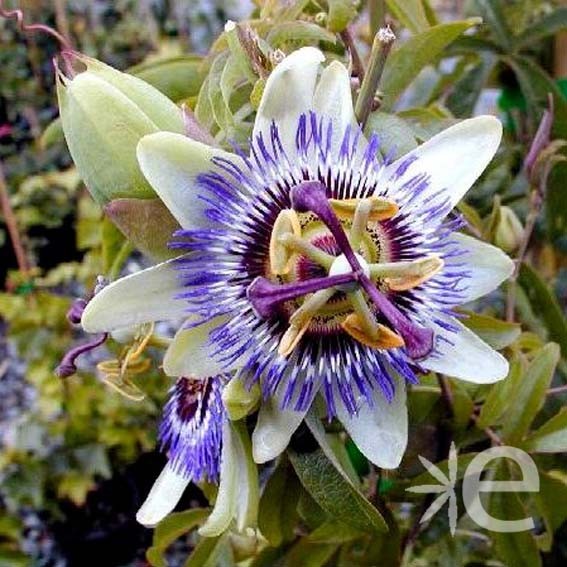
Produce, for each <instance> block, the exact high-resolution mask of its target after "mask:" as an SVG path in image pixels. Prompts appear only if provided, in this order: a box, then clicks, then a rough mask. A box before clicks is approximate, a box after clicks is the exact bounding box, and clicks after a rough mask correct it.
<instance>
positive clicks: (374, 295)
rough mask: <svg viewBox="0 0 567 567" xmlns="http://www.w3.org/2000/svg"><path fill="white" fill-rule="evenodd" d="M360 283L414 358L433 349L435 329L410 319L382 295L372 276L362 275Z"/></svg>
mask: <svg viewBox="0 0 567 567" xmlns="http://www.w3.org/2000/svg"><path fill="white" fill-rule="evenodd" d="M360 284H361V285H362V287H363V288H364V291H366V293H367V294H368V296H369V297H370V299H372V301H373V302H374V304H375V305H376V307H378V309H380V312H381V313H382V315H384V317H386V319H387V320H388V322H389V323H390V324H391V325H392V327H394V329H396V331H398V333H399V334H400V335H401V336H402V337H403V339H404V342H405V344H406V349H407V351H408V354H409V355H410V356H411V357H412V358H423V357H424V356H427V355H428V354H429V353H430V352H431V351H432V349H433V331H432V330H431V329H425V328H424V327H418V326H417V325H416V324H415V323H413V321H410V319H408V317H406V316H405V315H404V314H403V313H402V312H401V311H400V310H399V309H398V308H397V307H396V306H395V305H394V304H393V303H391V302H390V300H389V299H388V298H386V296H384V295H382V294H381V293H380V292H379V291H378V289H377V288H376V287H375V286H374V284H373V283H372V281H371V280H370V278H368V277H366V276H365V275H362V276H361V277H360Z"/></svg>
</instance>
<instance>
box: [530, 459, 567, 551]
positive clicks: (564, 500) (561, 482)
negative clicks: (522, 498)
mask: <svg viewBox="0 0 567 567" xmlns="http://www.w3.org/2000/svg"><path fill="white" fill-rule="evenodd" d="M533 497H534V500H535V504H536V507H537V509H538V511H539V513H540V514H541V515H542V516H543V521H544V523H545V527H546V531H547V534H546V535H547V537H543V538H542V536H538V537H539V538H542V540H543V545H541V541H540V547H541V548H542V549H543V550H544V551H549V550H550V549H551V543H552V541H553V533H554V532H555V531H556V530H557V529H559V528H560V527H561V525H562V524H563V522H564V521H565V520H567V477H566V476H565V473H563V472H560V471H549V472H547V471H542V470H540V471H539V492H536V493H535V494H534V496H533Z"/></svg>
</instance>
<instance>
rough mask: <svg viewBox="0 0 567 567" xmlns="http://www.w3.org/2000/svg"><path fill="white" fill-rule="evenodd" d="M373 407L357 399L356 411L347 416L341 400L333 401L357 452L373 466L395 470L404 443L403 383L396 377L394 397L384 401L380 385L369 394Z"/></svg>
mask: <svg viewBox="0 0 567 567" xmlns="http://www.w3.org/2000/svg"><path fill="white" fill-rule="evenodd" d="M372 401H373V406H372V407H371V406H370V405H369V404H368V403H367V401H366V400H364V399H363V398H361V403H360V408H359V410H358V414H357V415H355V416H351V415H350V414H349V412H348V410H347V409H346V408H345V407H344V405H343V403H342V402H338V403H337V417H338V418H339V420H340V421H341V423H342V424H343V425H344V428H345V429H346V431H347V433H348V434H349V435H350V436H351V438H352V440H353V441H354V443H355V444H356V446H357V447H358V448H359V449H360V452H361V453H362V454H363V455H364V456H365V457H366V458H367V459H368V460H369V461H371V462H372V463H374V464H375V465H376V466H378V467H380V468H383V469H395V468H397V467H398V466H399V464H400V461H401V460H402V457H403V455H404V452H405V450H406V446H407V442H408V410H407V407H406V385H405V383H404V381H403V380H401V379H397V380H396V390H395V395H394V399H393V400H392V401H391V402H388V401H387V400H386V398H385V397H384V393H383V392H382V390H381V389H380V388H375V389H374V391H373V394H372Z"/></svg>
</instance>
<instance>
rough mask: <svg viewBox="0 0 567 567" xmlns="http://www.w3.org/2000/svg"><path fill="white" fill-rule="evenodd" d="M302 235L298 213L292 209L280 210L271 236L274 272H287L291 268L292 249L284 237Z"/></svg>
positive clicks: (272, 267) (278, 273) (271, 259)
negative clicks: (286, 243)
mask: <svg viewBox="0 0 567 567" xmlns="http://www.w3.org/2000/svg"><path fill="white" fill-rule="evenodd" d="M300 235H301V225H300V224H299V219H298V218H297V213H296V212H295V211H293V210H292V209H283V210H282V211H280V214H279V215H278V218H277V219H276V222H275V223H274V227H273V228H272V235H271V237H270V270H271V272H272V274H275V275H283V274H287V273H288V272H289V270H290V269H291V262H292V256H293V254H292V253H291V252H292V249H290V248H289V247H288V246H286V245H285V243H284V242H283V241H282V238H284V237H286V236H294V237H295V238H298V239H299V237H300Z"/></svg>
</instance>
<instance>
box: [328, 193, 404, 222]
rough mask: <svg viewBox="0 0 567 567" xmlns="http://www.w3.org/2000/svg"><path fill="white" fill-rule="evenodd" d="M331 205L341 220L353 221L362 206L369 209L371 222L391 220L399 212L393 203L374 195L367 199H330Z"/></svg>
mask: <svg viewBox="0 0 567 567" xmlns="http://www.w3.org/2000/svg"><path fill="white" fill-rule="evenodd" d="M329 203H330V205H331V207H333V210H334V211H335V213H336V215H337V216H338V217H339V218H340V219H352V218H353V217H354V216H355V215H356V211H357V210H358V208H359V207H360V205H362V204H364V206H365V208H368V217H367V218H368V220H369V221H382V220H387V219H390V218H392V217H393V216H394V215H395V214H396V213H397V212H398V210H399V207H398V205H396V203H394V202H393V201H389V200H388V199H384V198H383V197H376V196H374V195H373V196H372V197H367V198H366V199H329Z"/></svg>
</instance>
